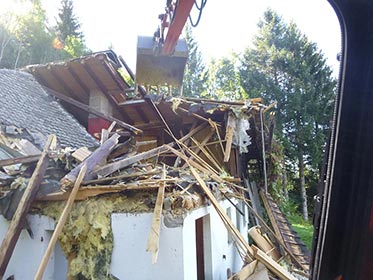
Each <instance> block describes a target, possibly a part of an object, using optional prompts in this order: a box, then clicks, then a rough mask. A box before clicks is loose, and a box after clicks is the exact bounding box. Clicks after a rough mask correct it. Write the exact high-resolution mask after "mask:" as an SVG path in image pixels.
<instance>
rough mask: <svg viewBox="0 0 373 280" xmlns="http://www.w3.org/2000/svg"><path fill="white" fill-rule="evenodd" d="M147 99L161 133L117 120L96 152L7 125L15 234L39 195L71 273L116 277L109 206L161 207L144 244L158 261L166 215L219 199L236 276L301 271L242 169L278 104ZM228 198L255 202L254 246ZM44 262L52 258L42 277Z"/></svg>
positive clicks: (7, 179)
mask: <svg viewBox="0 0 373 280" xmlns="http://www.w3.org/2000/svg"><path fill="white" fill-rule="evenodd" d="M150 102H152V104H153V105H154V108H155V109H156V111H157V112H158V114H159V117H160V118H161V119H162V121H163V129H164V130H163V131H162V137H161V138H160V137H153V135H151V134H150V133H149V135H146V130H144V135H136V134H130V133H121V131H122V130H121V129H122V128H120V127H118V128H117V125H116V123H115V122H113V123H112V125H111V126H110V127H109V128H108V129H107V130H103V132H102V135H101V146H99V147H98V148H97V149H95V150H94V151H91V150H89V149H88V148H87V147H81V148H79V149H74V150H73V149H70V148H60V147H58V145H57V144H56V138H55V137H53V136H50V137H49V138H48V139H46V138H43V141H39V142H38V141H35V139H31V138H30V137H31V136H30V135H25V134H24V132H25V131H26V130H24V129H22V128H17V127H9V126H3V127H1V130H0V168H1V169H2V170H0V195H1V198H0V210H1V213H2V214H3V215H4V217H6V218H7V219H8V220H12V219H13V220H12V224H14V228H17V230H14V232H12V233H11V234H13V235H14V234H16V235H17V232H18V235H19V232H20V229H19V228H22V227H23V226H24V223H23V221H24V220H25V215H26V214H27V212H29V209H30V205H31V203H32V211H33V212H36V213H40V214H43V215H47V216H50V217H53V218H54V219H55V220H56V221H58V223H57V226H56V230H55V232H54V235H56V237H55V239H57V238H58V240H59V242H60V244H61V247H62V249H63V251H64V253H65V254H66V257H67V259H68V261H69V275H70V276H77V275H79V276H82V277H85V278H86V279H105V278H107V279H110V277H111V276H110V273H109V265H110V260H111V252H112V249H113V235H112V231H111V224H110V218H111V213H113V212H126V213H132V212H136V213H140V212H151V211H154V217H153V222H152V226H151V228H152V230H151V233H150V235H149V239H148V246H147V250H148V251H150V252H151V253H152V255H153V262H156V261H157V253H158V242H159V234H161V233H160V232H159V231H160V219H161V216H162V213H164V212H167V213H170V214H171V215H176V216H177V215H184V214H185V213H187V212H188V211H192V210H193V209H196V208H199V207H201V206H204V205H206V204H212V205H213V206H214V208H215V209H216V211H217V212H218V214H219V216H220V217H221V219H222V221H223V223H224V224H225V226H226V228H227V230H228V232H229V234H230V235H231V237H232V239H233V240H234V241H235V245H236V247H237V249H238V251H239V252H240V255H241V256H242V259H243V260H244V263H245V264H246V265H245V267H244V268H243V270H242V271H240V272H239V273H238V274H237V275H234V276H232V278H231V279H246V278H247V277H249V276H250V275H255V273H258V275H259V274H260V273H263V270H265V271H267V270H268V271H267V272H266V273H271V274H272V275H275V276H277V277H279V278H280V279H294V277H293V276H292V275H291V274H290V273H289V271H288V270H287V269H285V268H284V267H282V266H281V265H280V264H279V262H286V263H287V266H288V267H294V268H298V269H303V270H305V267H304V266H303V264H300V263H299V262H297V257H296V256H294V255H292V254H291V250H290V249H289V248H286V246H284V244H283V242H281V240H280V239H279V238H280V237H278V235H276V233H274V232H273V231H272V230H271V227H269V226H268V225H267V223H266V222H265V219H264V218H263V217H262V216H261V215H260V213H258V211H256V210H255V209H254V208H255V207H252V205H253V204H252V197H251V196H250V195H249V190H248V188H247V185H246V184H245V180H246V179H247V178H244V176H243V175H242V174H245V172H244V171H243V170H242V169H247V166H248V162H249V161H250V160H253V159H254V160H256V161H257V162H262V161H261V159H262V158H263V155H261V152H260V151H261V147H262V141H266V139H264V138H261V135H263V133H261V127H263V123H261V121H262V120H263V114H264V113H266V111H268V110H269V109H270V108H271V107H272V105H270V106H264V105H262V103H261V102H262V101H261V99H252V100H249V101H248V102H247V103H246V104H245V103H229V102H227V103H224V102H219V101H216V102H214V101H206V100H198V101H197V100H184V99H172V100H170V101H164V100H163V101H160V103H158V104H156V103H155V102H153V101H152V100H150ZM186 104H187V105H188V106H185V105H186ZM165 106H168V108H169V109H171V110H172V111H173V112H174V113H175V114H177V112H181V113H182V114H184V116H185V118H188V120H191V121H188V122H185V123H181V124H179V125H178V126H171V125H169V124H168V123H167V122H166V120H165V118H164V117H163V116H162V109H161V108H164V107H165ZM186 108H187V109H186ZM201 110H202V111H203V112H204V114H203V115H202V114H199V112H200V111H201ZM264 127H265V126H264ZM176 128H177V129H176ZM26 136H27V137H26ZM25 143H26V144H25ZM267 144H268V143H267ZM43 147H44V150H43ZM43 167H44V168H43ZM37 180H39V181H40V184H38V183H37ZM39 185H40V186H39ZM31 188H33V190H32V191H30V189H31ZM22 196H23V198H22V199H21V197H22ZM223 199H227V200H229V201H230V202H231V203H232V204H233V206H234V207H238V206H237V205H236V204H235V203H234V202H233V200H237V199H239V200H242V202H243V205H246V206H247V207H248V209H249V210H250V212H251V216H252V217H254V218H253V219H252V221H253V224H257V225H260V226H261V229H260V230H255V233H256V236H257V237H256V238H257V239H256V240H261V241H256V246H255V245H250V244H248V243H247V242H246V241H245V240H246V239H245V238H244V237H243V236H242V235H241V233H240V231H239V230H238V229H237V228H236V226H235V225H234V224H233V223H232V221H231V220H230V218H229V217H228V216H227V214H226V213H225V211H224V210H223V209H222V208H221V206H220V204H219V201H220V200H223ZM66 201H67V202H66ZM74 202H75V203H74ZM21 208H22V209H21ZM238 210H239V209H238ZM15 217H19V218H18V220H15V219H14V218H15ZM258 221H259V222H258ZM26 227H27V225H26ZM11 228H12V226H11V227H10V230H12V229H11ZM57 228H60V229H61V230H60V232H58V230H57ZM258 235H260V236H259V237H258ZM6 238H7V237H6ZM6 238H5V239H4V240H6ZM52 240H54V237H52V239H51V242H53V241H52ZM254 240H255V239H254ZM263 240H264V241H265V242H264V241H263ZM263 244H265V246H264V247H263V246H262V245H263ZM13 248H14V247H13ZM1 249H4V251H10V255H11V252H12V250H13V249H12V246H11V245H9V244H5V245H4V242H3V244H2V247H1ZM47 251H48V250H47ZM47 254H48V253H46V255H47ZM281 254H282V255H281ZM274 256H275V257H274ZM8 261H9V260H8ZM2 262H5V263H6V257H4V258H1V256H0V269H1V265H2ZM47 262H48V256H45V259H43V261H42V264H41V265H40V267H39V271H38V275H39V276H40V277H41V276H42V275H43V269H45V265H46V263H47ZM5 267H6V264H5ZM36 279H37V278H36ZM250 279H251V278H250ZM253 279H255V278H253ZM263 279H268V278H263Z"/></svg>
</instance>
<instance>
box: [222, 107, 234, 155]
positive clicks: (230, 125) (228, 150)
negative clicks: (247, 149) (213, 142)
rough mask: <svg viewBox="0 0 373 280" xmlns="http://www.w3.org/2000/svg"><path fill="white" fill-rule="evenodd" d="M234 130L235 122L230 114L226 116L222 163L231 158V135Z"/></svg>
mask: <svg viewBox="0 0 373 280" xmlns="http://www.w3.org/2000/svg"><path fill="white" fill-rule="evenodd" d="M235 130H236V122H235V119H234V117H233V115H232V114H228V121H227V128H226V132H225V141H226V143H225V151H224V162H228V161H229V158H230V156H231V150H232V142H233V134H234V131H235Z"/></svg>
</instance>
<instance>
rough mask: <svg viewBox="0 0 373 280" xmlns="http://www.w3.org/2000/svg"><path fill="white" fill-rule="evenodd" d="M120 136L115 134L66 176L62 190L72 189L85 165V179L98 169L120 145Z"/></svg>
mask: <svg viewBox="0 0 373 280" xmlns="http://www.w3.org/2000/svg"><path fill="white" fill-rule="evenodd" d="M119 137H120V136H119V135H118V134H116V133H114V134H113V136H111V137H110V138H109V139H108V140H107V141H105V143H103V144H102V145H101V146H100V147H98V148H97V149H96V150H95V151H94V152H93V153H92V154H90V155H89V156H88V157H87V158H86V159H85V160H84V161H83V162H81V163H80V164H79V165H78V166H77V167H75V168H74V169H73V170H71V171H70V172H69V173H68V174H66V175H65V177H63V178H62V179H61V181H60V183H61V187H62V188H68V187H71V186H72V185H73V184H74V182H75V180H76V178H77V176H78V174H79V172H80V169H81V168H82V166H83V165H86V166H87V173H86V174H85V179H87V178H88V175H89V174H90V173H91V172H92V170H93V168H94V167H96V165H97V164H99V163H100V162H101V161H102V160H103V159H106V158H107V156H108V155H109V154H110V152H111V151H112V150H113V149H114V147H115V145H116V144H117V143H118V139H119Z"/></svg>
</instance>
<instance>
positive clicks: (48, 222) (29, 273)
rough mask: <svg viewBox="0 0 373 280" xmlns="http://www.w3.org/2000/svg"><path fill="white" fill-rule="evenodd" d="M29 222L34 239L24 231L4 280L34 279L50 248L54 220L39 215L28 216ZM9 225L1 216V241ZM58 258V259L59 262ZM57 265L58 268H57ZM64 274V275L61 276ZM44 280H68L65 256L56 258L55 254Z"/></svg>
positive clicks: (59, 252) (52, 256)
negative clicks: (12, 277) (11, 278)
mask: <svg viewBox="0 0 373 280" xmlns="http://www.w3.org/2000/svg"><path fill="white" fill-rule="evenodd" d="M27 220H28V223H29V225H30V228H31V230H32V232H33V238H31V237H30V235H29V234H28V232H27V231H26V230H22V232H21V235H20V237H19V239H18V241H17V244H16V247H15V249H14V251H13V254H12V257H11V258H10V261H9V264H8V267H7V269H6V271H5V274H4V278H3V279H7V278H8V277H10V276H12V275H13V276H14V279H17V280H18V279H20V280H22V279H25V280H26V279H33V278H34V276H35V273H36V271H37V269H38V267H39V264H40V262H41V259H42V257H43V255H44V252H45V250H46V249H47V247H48V243H49V240H50V237H51V233H52V230H53V229H54V224H55V222H54V220H53V219H51V218H48V217H46V216H39V215H28V216H27ZM9 223H10V222H9V221H7V220H6V219H4V217H3V216H1V215H0V240H3V239H4V236H5V234H6V232H7V230H8V227H9ZM58 254H62V252H61V250H59V251H58ZM56 257H57V259H58V261H57V262H56ZM57 263H58V266H55V264H57ZM56 267H58V270H57V271H59V272H58V273H55V268H56ZM62 271H63V272H62ZM62 273H63V275H61V274H62ZM57 274H58V275H59V276H62V278H61V277H57ZM43 279H48V280H49V279H50V280H52V279H53V280H56V279H57V280H59V279H66V259H64V257H63V256H56V255H55V253H54V252H53V253H52V255H51V258H50V261H49V263H48V265H47V268H46V270H45V273H44V277H43Z"/></svg>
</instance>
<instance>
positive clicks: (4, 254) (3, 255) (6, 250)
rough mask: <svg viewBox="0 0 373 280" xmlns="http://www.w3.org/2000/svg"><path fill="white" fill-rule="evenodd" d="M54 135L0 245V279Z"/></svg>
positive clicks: (35, 188) (34, 193)
mask: <svg viewBox="0 0 373 280" xmlns="http://www.w3.org/2000/svg"><path fill="white" fill-rule="evenodd" d="M56 141H57V140H56V136H55V135H50V136H49V137H48V140H47V142H46V144H45V147H44V150H43V152H42V154H41V155H40V158H39V161H38V163H37V165H36V168H35V170H34V172H33V174H32V176H31V178H30V181H29V183H28V185H27V187H26V190H25V192H24V193H23V196H22V199H21V201H20V202H19V204H18V207H17V210H16V212H15V213H14V216H13V219H12V221H11V222H10V225H9V228H8V231H7V233H6V234H5V237H4V239H3V242H2V243H1V247H0V279H3V276H4V273H5V270H6V268H7V266H8V263H9V261H10V258H11V256H12V254H13V251H14V248H15V246H16V243H17V240H18V238H19V235H20V234H21V230H22V227H23V225H24V223H25V220H26V214H27V212H28V210H29V208H30V205H31V203H32V202H33V200H34V198H35V195H36V193H37V191H38V189H39V186H40V183H41V181H42V180H43V177H44V174H45V171H46V170H47V166H48V151H49V150H50V148H51V147H53V146H54V145H55V144H56Z"/></svg>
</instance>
